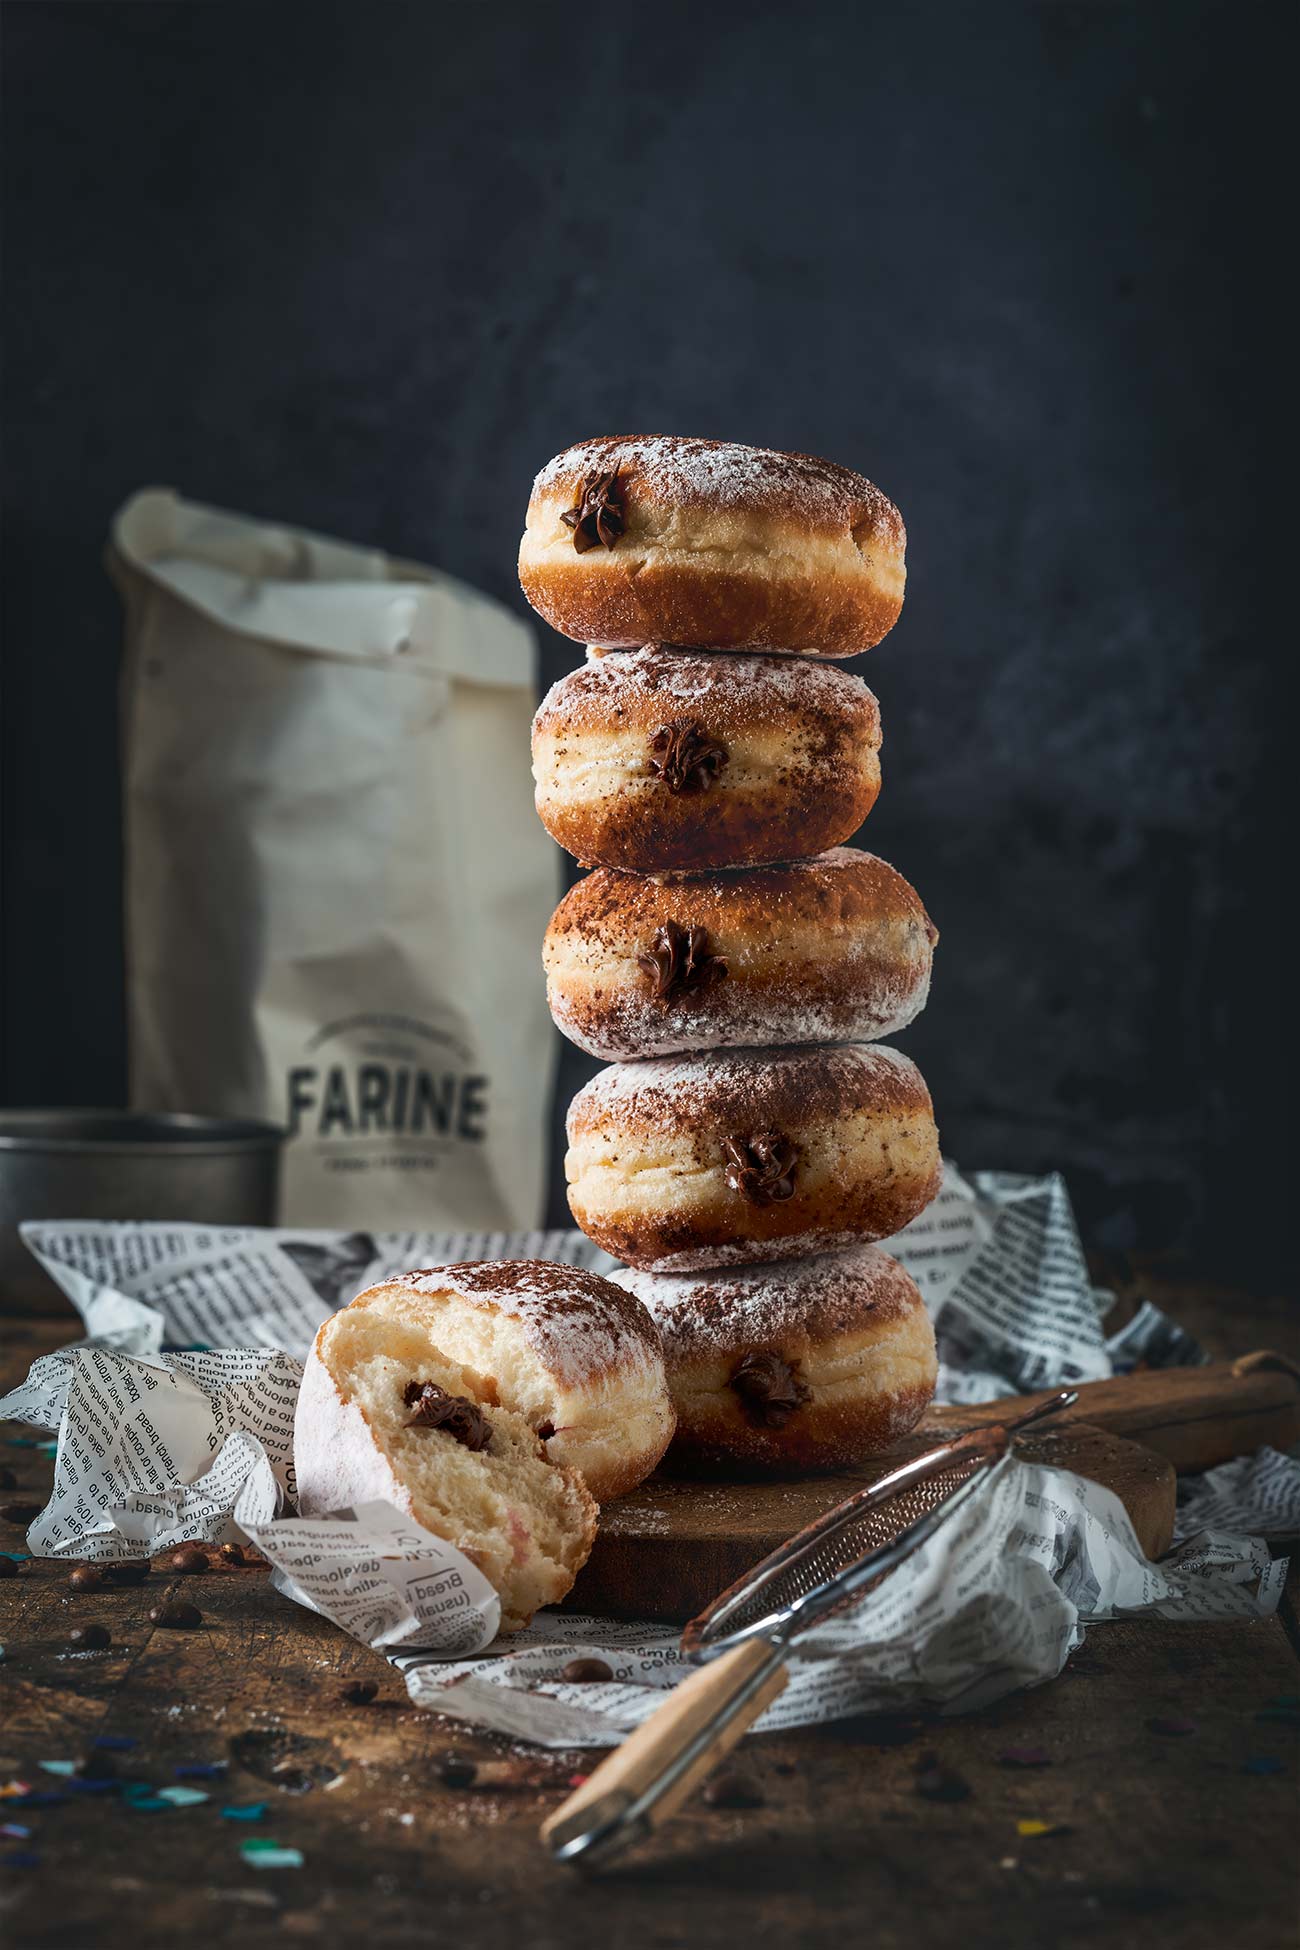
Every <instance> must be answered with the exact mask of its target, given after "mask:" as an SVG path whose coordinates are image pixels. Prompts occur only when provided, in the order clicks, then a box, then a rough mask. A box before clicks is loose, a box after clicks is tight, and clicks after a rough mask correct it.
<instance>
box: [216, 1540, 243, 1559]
mask: <svg viewBox="0 0 1300 1950" xmlns="http://www.w3.org/2000/svg"><path fill="white" fill-rule="evenodd" d="M217 1556H218V1557H219V1558H220V1559H221V1561H222V1563H223V1564H242V1563H243V1561H244V1553H243V1551H241V1550H240V1548H239V1545H238V1544H223V1545H222V1546H221V1549H220V1550H219V1551H218V1552H217Z"/></svg>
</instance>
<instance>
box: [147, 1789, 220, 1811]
mask: <svg viewBox="0 0 1300 1950" xmlns="http://www.w3.org/2000/svg"><path fill="white" fill-rule="evenodd" d="M158 1799H159V1800H160V1801H165V1802H166V1803H167V1805H168V1806H169V1807H171V1808H197V1807H198V1805H199V1803H200V1801H208V1800H210V1799H211V1796H210V1795H206V1794H205V1793H204V1792H203V1789H202V1788H187V1787H165V1788H159V1790H158Z"/></svg>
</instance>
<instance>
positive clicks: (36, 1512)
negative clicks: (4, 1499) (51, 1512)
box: [0, 1503, 43, 1529]
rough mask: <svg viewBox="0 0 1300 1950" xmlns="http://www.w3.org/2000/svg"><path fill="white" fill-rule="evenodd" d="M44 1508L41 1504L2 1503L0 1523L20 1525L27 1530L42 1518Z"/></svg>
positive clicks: (0, 1504)
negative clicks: (30, 1524) (38, 1518)
mask: <svg viewBox="0 0 1300 1950" xmlns="http://www.w3.org/2000/svg"><path fill="white" fill-rule="evenodd" d="M42 1508H43V1506H42V1505H41V1504H39V1503H0V1523H20V1524H22V1526H23V1528H24V1529H26V1527H27V1525H28V1524H29V1523H33V1522H34V1521H35V1519H36V1518H37V1517H39V1516H40V1514H41V1510H42Z"/></svg>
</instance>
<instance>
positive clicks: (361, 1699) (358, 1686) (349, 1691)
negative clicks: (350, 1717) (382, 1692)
mask: <svg viewBox="0 0 1300 1950" xmlns="http://www.w3.org/2000/svg"><path fill="white" fill-rule="evenodd" d="M378 1691H379V1687H378V1685H377V1684H376V1683H375V1681H374V1680H373V1679H354V1680H352V1681H351V1682H350V1683H349V1684H348V1685H346V1686H341V1687H340V1688H339V1698H340V1699H341V1700H342V1701H343V1702H344V1703H345V1705H347V1706H369V1704H370V1702H371V1700H372V1699H374V1697H375V1695H376V1694H377V1693H378Z"/></svg>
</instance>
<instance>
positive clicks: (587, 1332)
mask: <svg viewBox="0 0 1300 1950" xmlns="http://www.w3.org/2000/svg"><path fill="white" fill-rule="evenodd" d="M672 1431H673V1412H672V1406H671V1402H670V1400H669V1396H668V1391H667V1385H666V1383H665V1380H664V1369H663V1356H662V1352H661V1349H660V1344H659V1336H658V1333H657V1331H656V1329H655V1327H654V1325H653V1323H652V1322H651V1321H650V1319H649V1317H648V1315H647V1314H646V1312H645V1309H644V1308H643V1307H642V1306H641V1305H640V1304H639V1303H638V1302H637V1301H636V1300H634V1299H633V1298H632V1297H631V1296H630V1295H629V1294H627V1293H625V1292H623V1291H622V1290H621V1289H619V1288H618V1287H615V1286H613V1285H612V1284H611V1282H610V1281H608V1280H602V1279H599V1278H598V1277H597V1276H596V1275H595V1274H594V1273H589V1272H586V1271H585V1270H583V1269H582V1268H579V1267H575V1266H561V1265H554V1264H552V1263H551V1262H550V1261H544V1260H484V1261H470V1262H467V1263H464V1264H459V1265H451V1266H435V1267H429V1268H426V1269H424V1270H422V1271H420V1272H414V1273H404V1274H401V1275H399V1276H398V1277H396V1278H394V1279H391V1280H385V1281H383V1282H381V1284H379V1285H378V1286H373V1287H370V1288H368V1289H367V1290H366V1292H364V1293H362V1294H359V1295H358V1297H357V1298H356V1299H355V1300H354V1301H353V1302H352V1304H351V1305H350V1306H348V1307H344V1308H342V1309H341V1311H340V1312H338V1313H336V1314H334V1315H332V1316H331V1318H330V1319H329V1320H327V1321H326V1322H325V1324H324V1325H323V1326H322V1328H321V1329H320V1331H319V1333H318V1334H317V1336H316V1340H315V1342H314V1344H313V1347H312V1350H311V1353H310V1355H309V1356H308V1359H307V1366H306V1370H305V1372H304V1375H303V1382H302V1389H301V1391H300V1394H299V1398H298V1408H297V1415H296V1419H295V1425H294V1463H295V1468H296V1471H297V1477H298V1493H299V1504H300V1507H301V1509H302V1511H303V1514H304V1515H307V1516H311V1515H319V1514H322V1513H324V1512H325V1511H328V1510H334V1509H340V1508H343V1507H346V1506H348V1505H353V1504H357V1503H364V1502H368V1501H373V1500H375V1499H382V1500H385V1501H388V1502H390V1503H394V1504H396V1505H397V1507H398V1508H399V1509H401V1510H404V1511H406V1512H408V1513H409V1514H410V1515H411V1516H413V1517H414V1518H415V1519H416V1521H417V1522H419V1523H421V1524H423V1525H424V1527H425V1528H426V1529H427V1530H431V1531H433V1532H434V1534H435V1535H436V1536H439V1537H446V1538H447V1539H448V1540H449V1541H450V1542H452V1543H454V1544H456V1545H457V1547H458V1548H459V1549H461V1550H463V1551H464V1552H465V1553H466V1555H467V1556H468V1557H470V1558H471V1559H472V1560H473V1561H474V1562H475V1563H476V1564H478V1565H479V1567H480V1569H481V1570H482V1571H483V1572H484V1574H485V1575H486V1576H487V1577H488V1578H490V1579H491V1581H492V1583H493V1584H494V1585H495V1586H496V1588H497V1590H498V1592H499V1593H500V1595H501V1604H502V1614H503V1620H502V1629H503V1630H516V1629H518V1627H519V1626H520V1625H522V1624H525V1623H527V1620H528V1619H529V1618H530V1617H531V1616H532V1614H533V1612H534V1611H536V1610H537V1609H538V1607H539V1606H541V1605H548V1604H554V1603H555V1602H556V1601H557V1600H558V1599H559V1598H562V1597H563V1596H564V1594H565V1592H567V1591H568V1590H569V1588H570V1586H571V1585H572V1583H573V1579H574V1577H575V1576H576V1575H577V1572H578V1571H579V1570H580V1569H581V1567H582V1565H583V1564H584V1563H585V1562H586V1558H587V1554H588V1552H589V1550H590V1548H591V1544H592V1539H593V1538H594V1536H595V1528H596V1514H597V1511H596V1503H595V1501H594V1499H595V1498H596V1497H600V1498H602V1499H603V1498H608V1497H612V1496H619V1495H621V1494H622V1493H623V1492H624V1491H626V1490H629V1489H631V1488H632V1487H633V1486H634V1485H635V1484H636V1483H638V1482H640V1480H641V1478H642V1477H643V1476H646V1475H648V1474H649V1472H650V1471H651V1470H652V1469H653V1468H654V1466H655V1464H656V1463H657V1462H658V1460H659V1458H660V1456H661V1455H662V1454H663V1452H664V1450H665V1449H666V1447H667V1446H668V1442H669V1439H670V1438H671V1435H672Z"/></svg>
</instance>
